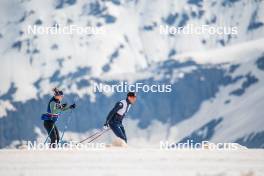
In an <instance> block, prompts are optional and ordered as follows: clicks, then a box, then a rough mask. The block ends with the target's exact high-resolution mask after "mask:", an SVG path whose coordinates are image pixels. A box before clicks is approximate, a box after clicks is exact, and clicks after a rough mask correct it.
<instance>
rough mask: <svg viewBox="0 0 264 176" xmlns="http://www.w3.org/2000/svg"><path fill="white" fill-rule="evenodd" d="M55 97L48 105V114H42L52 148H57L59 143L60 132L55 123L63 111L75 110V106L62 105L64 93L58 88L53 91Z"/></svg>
mask: <svg viewBox="0 0 264 176" xmlns="http://www.w3.org/2000/svg"><path fill="white" fill-rule="evenodd" d="M53 91H54V96H53V97H52V98H51V99H50V101H49V103H48V108H47V112H46V113H45V114H42V116H41V119H42V120H43V121H44V127H45V129H46V130H47V132H48V134H49V137H50V140H51V143H50V146H51V147H53V148H54V147H56V144H57V143H59V139H60V136H59V130H58V128H57V127H56V125H55V122H56V121H57V120H58V118H59V117H60V114H61V112H62V111H67V110H69V109H74V108H75V107H76V105H75V104H72V105H70V106H68V105H67V104H66V103H65V104H61V100H62V99H63V92H62V91H61V90H59V89H57V88H54V89H53Z"/></svg>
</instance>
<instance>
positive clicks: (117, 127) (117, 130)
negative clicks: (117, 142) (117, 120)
mask: <svg viewBox="0 0 264 176" xmlns="http://www.w3.org/2000/svg"><path fill="white" fill-rule="evenodd" d="M109 126H110V128H111V130H112V131H113V132H114V133H115V135H116V136H117V137H119V138H121V139H123V140H124V141H126V136H125V134H124V133H123V131H122V129H121V127H120V124H109Z"/></svg>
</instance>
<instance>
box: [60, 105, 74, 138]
mask: <svg viewBox="0 0 264 176" xmlns="http://www.w3.org/2000/svg"><path fill="white" fill-rule="evenodd" d="M71 119H72V110H71V114H70V117H69V118H68V121H67V123H66V125H65V127H64V129H63V132H62V135H61V138H60V142H61V141H62V139H63V136H64V133H65V131H66V130H67V129H68V126H69V124H70V122H71Z"/></svg>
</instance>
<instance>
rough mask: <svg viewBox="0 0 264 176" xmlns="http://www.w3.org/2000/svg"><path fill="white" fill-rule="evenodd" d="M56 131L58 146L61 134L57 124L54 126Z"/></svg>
mask: <svg viewBox="0 0 264 176" xmlns="http://www.w3.org/2000/svg"><path fill="white" fill-rule="evenodd" d="M54 131H55V141H56V142H57V144H58V143H59V140H60V133H59V130H58V128H57V126H56V125H55V124H54Z"/></svg>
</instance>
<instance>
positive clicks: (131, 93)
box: [127, 92, 136, 97]
mask: <svg viewBox="0 0 264 176" xmlns="http://www.w3.org/2000/svg"><path fill="white" fill-rule="evenodd" d="M127 97H136V93H135V92H128V93H127Z"/></svg>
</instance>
